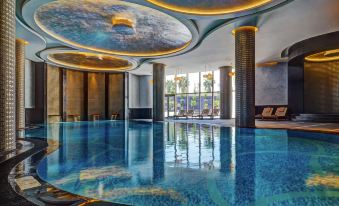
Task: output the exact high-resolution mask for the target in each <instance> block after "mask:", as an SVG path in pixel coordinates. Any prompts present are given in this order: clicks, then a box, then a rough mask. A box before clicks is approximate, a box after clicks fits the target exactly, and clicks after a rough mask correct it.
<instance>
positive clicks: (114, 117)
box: [111, 112, 119, 120]
mask: <svg viewBox="0 0 339 206" xmlns="http://www.w3.org/2000/svg"><path fill="white" fill-rule="evenodd" d="M118 117H119V113H118V112H114V113H112V115H111V120H116V119H117V118H118Z"/></svg>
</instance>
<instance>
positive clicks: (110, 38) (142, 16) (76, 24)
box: [35, 0, 192, 56]
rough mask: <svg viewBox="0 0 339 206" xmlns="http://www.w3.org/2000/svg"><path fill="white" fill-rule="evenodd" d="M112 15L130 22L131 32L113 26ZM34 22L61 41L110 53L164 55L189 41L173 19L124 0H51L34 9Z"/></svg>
mask: <svg viewBox="0 0 339 206" xmlns="http://www.w3.org/2000/svg"><path fill="white" fill-rule="evenodd" d="M116 16H118V17H119V18H122V19H126V20H130V21H132V22H133V24H134V25H133V30H135V32H134V33H132V34H127V33H126V32H125V30H124V29H126V28H124V27H121V26H113V23H112V18H115V17H116ZM35 21H36V23H37V24H38V26H39V27H40V28H41V29H42V30H44V31H45V32H46V33H48V34H50V35H51V36H53V37H55V38H56V39H58V40H60V41H62V42H65V43H68V44H70V45H73V46H75V47H79V48H85V49H89V50H94V51H99V52H105V53H111V54H121V55H128V56H159V55H165V54H170V53H174V52H177V51H180V50H182V49H184V48H186V47H187V46H188V45H189V44H190V42H191V40H192V34H191V32H190V30H189V29H188V28H187V27H186V26H185V25H184V24H183V23H181V22H180V21H178V20H177V19H175V18H173V17H171V16H169V15H167V14H164V13H162V12H159V11H157V10H155V9H151V8H148V7H145V6H141V5H137V4H133V3H128V2H124V1H110V0H59V1H53V2H51V3H48V4H45V5H42V6H41V7H40V8H38V9H37V11H36V12H35ZM126 27H127V26H126ZM128 28H129V27H128Z"/></svg>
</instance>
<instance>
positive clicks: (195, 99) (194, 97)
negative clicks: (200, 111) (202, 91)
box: [191, 95, 197, 109]
mask: <svg viewBox="0 0 339 206" xmlns="http://www.w3.org/2000/svg"><path fill="white" fill-rule="evenodd" d="M196 106H197V96H196V95H194V96H193V97H192V100H191V107H192V108H193V109H195V107H196Z"/></svg>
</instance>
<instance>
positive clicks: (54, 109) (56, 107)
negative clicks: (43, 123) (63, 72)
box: [47, 65, 61, 123]
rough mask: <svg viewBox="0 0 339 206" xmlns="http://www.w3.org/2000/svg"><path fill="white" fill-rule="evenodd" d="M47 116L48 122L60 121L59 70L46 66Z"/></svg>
mask: <svg viewBox="0 0 339 206" xmlns="http://www.w3.org/2000/svg"><path fill="white" fill-rule="evenodd" d="M47 82H48V84H47V116H48V122H49V123H53V122H58V121H60V116H59V117H58V116H55V115H61V111H60V99H61V98H60V71H59V68H58V67H56V66H52V65H47Z"/></svg>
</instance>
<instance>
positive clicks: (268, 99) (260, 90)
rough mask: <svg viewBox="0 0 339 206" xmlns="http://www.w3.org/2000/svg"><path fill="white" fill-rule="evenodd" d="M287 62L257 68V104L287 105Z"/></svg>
mask: <svg viewBox="0 0 339 206" xmlns="http://www.w3.org/2000/svg"><path fill="white" fill-rule="evenodd" d="M287 75H288V73H287V63H278V64H277V65H275V66H271V67H257V68H256V70H255V105H256V106H262V105H287V102H288V97H287V96H288V95H287V88H288V86H287V82H288V81H287Z"/></svg>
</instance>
